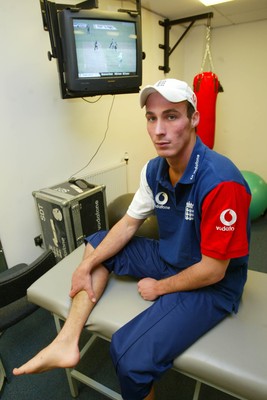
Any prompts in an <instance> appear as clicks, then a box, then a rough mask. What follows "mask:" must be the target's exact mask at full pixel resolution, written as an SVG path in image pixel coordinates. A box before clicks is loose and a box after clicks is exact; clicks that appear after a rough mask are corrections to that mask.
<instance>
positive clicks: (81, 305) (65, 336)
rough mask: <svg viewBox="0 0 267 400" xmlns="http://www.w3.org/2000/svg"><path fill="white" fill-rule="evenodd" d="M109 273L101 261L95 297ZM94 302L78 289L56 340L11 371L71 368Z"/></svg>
mask: <svg viewBox="0 0 267 400" xmlns="http://www.w3.org/2000/svg"><path fill="white" fill-rule="evenodd" d="M90 251H92V247H91V245H89V244H88V245H87V246H86V250H85V254H84V256H86V255H87V254H88V253H89V252H90ZM108 276H109V273H108V271H107V269H106V268H105V267H103V266H102V265H100V266H99V267H98V268H96V269H95V270H94V273H93V275H92V279H93V287H94V291H95V295H96V299H97V300H98V299H99V298H100V297H101V295H102V293H103V291H104V289H105V287H106V283H107V280H108ZM94 306H95V303H92V302H91V300H90V299H89V297H88V294H87V293H86V292H85V291H81V292H79V293H78V294H77V295H76V296H75V297H74V298H73V301H72V305H71V309H70V313H69V315H68V318H67V320H66V322H65V324H64V326H63V328H62V329H61V331H60V332H59V334H58V336H57V337H56V338H55V340H54V341H53V342H52V343H51V344H50V345H48V346H47V347H45V348H44V349H43V350H41V351H40V352H39V353H38V354H37V355H36V356H35V357H33V358H32V359H31V360H29V361H28V362H27V363H26V364H24V365H22V366H21V367H20V368H14V370H13V374H14V375H22V374H36V373H41V372H45V371H48V370H51V369H54V368H71V367H74V366H75V365H76V364H77V363H78V362H79V360H80V353H79V348H78V343H79V338H80V335H81V332H82V329H83V327H84V324H85V322H86V321H87V318H88V316H89V315H90V313H91V311H92V309H93V308H94Z"/></svg>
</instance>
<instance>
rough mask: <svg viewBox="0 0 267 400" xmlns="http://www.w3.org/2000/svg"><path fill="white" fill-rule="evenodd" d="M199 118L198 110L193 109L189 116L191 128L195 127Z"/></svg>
mask: <svg viewBox="0 0 267 400" xmlns="http://www.w3.org/2000/svg"><path fill="white" fill-rule="evenodd" d="M199 119H200V116H199V112H198V111H195V112H194V114H193V115H192V117H191V125H192V127H193V128H196V127H197V126H198V124H199Z"/></svg>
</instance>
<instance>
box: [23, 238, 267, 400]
mask: <svg viewBox="0 0 267 400" xmlns="http://www.w3.org/2000/svg"><path fill="white" fill-rule="evenodd" d="M83 251H84V246H83V245H82V246H80V247H78V248H77V249H75V250H74V251H73V252H72V253H70V254H69V255H68V256H67V257H65V258H64V259H63V260H62V261H60V262H59V263H58V264H57V265H56V266H55V267H53V268H52V269H51V270H49V271H48V272H47V273H46V274H45V275H43V276H42V277H41V278H40V279H38V280H37V281H36V282H35V283H33V284H32V285H31V286H30V287H29V289H28V299H29V301H31V302H32V303H35V304H37V305H39V306H40V307H42V308H44V309H46V310H48V311H50V312H51V313H52V314H53V315H54V318H55V322H56V327H57V330H58V331H59V330H60V329H61V325H62V323H61V321H64V320H65V319H66V318H67V315H68V312H69V308H70V305H71V299H70V298H69V295H68V294H69V289H70V283H71V276H72V273H73V271H74V269H75V268H76V267H77V266H78V265H79V263H80V261H81V259H82V255H83ZM150 304H151V303H150V302H148V301H144V300H143V299H142V298H141V296H140V295H139V293H138V291H137V287H136V281H134V280H132V279H130V278H119V277H115V276H113V275H111V277H110V280H109V283H108V285H107V288H106V290H105V292H104V294H103V296H102V297H101V299H100V300H99V302H98V304H97V305H96V307H95V308H94V310H93V312H92V313H91V315H90V317H89V319H88V321H87V324H86V326H85V329H87V330H88V331H90V332H91V333H92V335H91V336H90V339H89V341H88V343H86V345H85V347H84V348H83V349H82V350H81V356H83V355H84V354H85V353H86V352H87V351H90V346H91V345H92V343H93V341H94V340H95V338H97V337H101V338H103V339H105V340H107V341H109V340H110V338H111V336H112V334H113V333H114V332H115V331H116V330H117V329H119V328H120V327H121V326H122V325H124V324H125V323H126V322H128V321H129V320H130V319H132V318H133V317H135V316H136V315H137V314H138V313H140V312H142V311H143V310H144V309H146V308H147V307H149V306H150ZM173 369H174V370H176V371H178V372H179V373H181V374H184V375H186V376H189V377H191V378H193V379H195V380H196V386H195V392H194V396H193V400H197V399H198V398H199V393H200V390H201V383H205V384H206V385H210V386H212V387H214V388H216V389H218V390H221V391H223V392H225V393H228V394H230V395H232V396H235V397H236V398H238V399H243V400H244V399H246V400H266V399H267V274H264V273H261V272H255V271H249V273H248V281H247V284H246V286H245V291H244V294H243V297H242V301H241V304H240V308H239V312H238V314H233V315H231V316H229V317H227V318H226V319H225V320H224V321H223V322H221V323H220V324H219V325H217V326H216V327H215V328H213V329H212V330H211V331H209V332H208V333H207V334H205V335H204V336H203V337H202V338H200V339H199V340H198V341H197V342H196V343H195V344H193V345H192V346H191V347H190V348H189V349H187V350H186V351H185V352H184V353H183V354H181V355H180V356H179V357H177V358H176V359H175V360H174V364H173ZM66 372H67V377H68V382H69V385H70V390H71V394H72V396H73V397H76V396H77V395H78V390H77V385H76V382H77V380H78V381H81V382H83V383H85V384H86V385H88V386H91V387H93V388H94V389H96V390H98V391H99V392H101V393H103V394H104V395H106V396H107V398H110V399H117V400H118V399H121V396H120V394H119V393H116V392H115V391H113V390H111V389H110V388H107V387H106V386H104V385H103V384H101V383H99V382H96V381H95V380H93V379H91V378H90V377H88V376H86V374H84V373H81V372H79V371H77V369H75V368H74V369H67V370H66ZM177 389H178V388H177ZM178 392H179V391H178V390H177V393H178ZM177 396H178V395H177ZM177 399H178V397H177Z"/></svg>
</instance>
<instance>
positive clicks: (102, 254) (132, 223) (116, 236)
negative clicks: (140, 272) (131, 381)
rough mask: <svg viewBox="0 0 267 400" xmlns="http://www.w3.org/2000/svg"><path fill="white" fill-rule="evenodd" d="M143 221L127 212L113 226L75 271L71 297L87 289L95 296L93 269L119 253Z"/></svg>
mask: <svg viewBox="0 0 267 400" xmlns="http://www.w3.org/2000/svg"><path fill="white" fill-rule="evenodd" d="M143 222H144V220H143V219H136V218H132V217H130V216H129V215H128V214H125V215H124V217H122V219H121V220H120V221H118V222H117V223H116V224H115V225H114V226H113V227H112V229H111V230H110V231H109V232H108V234H107V236H106V237H105V238H104V239H103V241H102V242H101V243H100V244H99V245H98V246H97V248H96V249H94V251H91V252H90V253H89V255H88V256H87V257H85V258H84V259H83V260H82V262H81V263H80V264H79V266H78V267H77V269H76V270H75V271H74V273H73V276H72V287H71V291H70V296H71V297H74V296H75V295H76V294H77V293H78V292H80V291H82V290H85V291H87V292H88V295H89V297H90V298H93V296H92V293H93V289H92V285H91V273H92V271H93V270H94V269H95V268H97V267H98V266H99V265H101V264H102V262H103V261H105V260H107V259H108V258H110V257H112V256H114V255H115V254H117V253H118V252H119V251H120V250H121V249H122V248H123V247H124V246H125V245H126V244H127V243H128V242H129V241H130V239H131V238H132V237H133V236H134V234H135V232H136V231H137V229H138V228H139V227H140V226H141V225H142V223H143Z"/></svg>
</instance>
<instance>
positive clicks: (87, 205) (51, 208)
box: [32, 179, 108, 261]
mask: <svg viewBox="0 0 267 400" xmlns="http://www.w3.org/2000/svg"><path fill="white" fill-rule="evenodd" d="M32 194H33V197H34V199H35V203H36V207H37V212H38V216H39V219H40V223H41V229H42V238H43V242H44V245H45V247H46V248H47V249H51V250H52V251H53V253H54V255H55V257H56V259H57V261H60V260H61V259H63V258H64V257H65V256H67V255H68V254H69V253H71V252H72V251H73V250H74V249H75V248H76V247H78V246H79V245H80V244H82V243H83V241H84V238H85V237H86V236H88V235H90V234H92V233H94V232H97V231H100V230H102V229H108V217H107V205H106V187H105V186H104V185H93V184H91V183H89V182H87V181H85V180H84V179H77V180H73V181H69V182H63V183H60V184H58V185H56V186H53V187H51V188H45V189H41V190H38V191H34V192H33V193H32Z"/></svg>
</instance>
